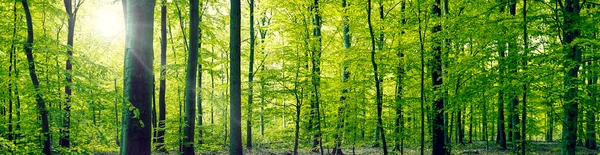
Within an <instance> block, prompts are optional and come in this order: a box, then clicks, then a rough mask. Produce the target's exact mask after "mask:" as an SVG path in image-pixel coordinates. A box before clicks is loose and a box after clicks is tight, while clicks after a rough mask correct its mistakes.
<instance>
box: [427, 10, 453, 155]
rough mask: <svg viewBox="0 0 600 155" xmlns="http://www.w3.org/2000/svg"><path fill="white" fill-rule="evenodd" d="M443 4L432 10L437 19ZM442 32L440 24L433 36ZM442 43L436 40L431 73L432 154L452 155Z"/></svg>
mask: <svg viewBox="0 0 600 155" xmlns="http://www.w3.org/2000/svg"><path fill="white" fill-rule="evenodd" d="M440 6H441V2H440V0H436V1H435V3H434V4H433V6H432V8H431V13H432V14H434V15H435V16H436V17H437V19H439V18H440V17H441V16H442V10H441V9H440ZM441 30H442V26H441V25H440V24H436V25H435V26H434V27H433V28H432V29H431V33H432V34H433V35H435V34H438V33H439V32H440V31H441ZM441 44H442V41H441V39H439V37H438V38H435V39H434V45H433V59H432V62H431V64H432V67H433V71H432V73H431V82H432V84H433V90H434V94H436V95H434V98H433V105H432V108H433V116H432V117H433V118H432V121H433V125H432V133H433V135H432V136H433V149H432V154H450V152H448V149H447V147H446V142H445V140H444V137H445V133H444V119H443V115H444V98H443V97H442V96H441V92H440V91H441V90H440V88H441V87H442V85H443V83H444V82H443V79H442V76H441V75H442V58H441V55H442V48H441Z"/></svg>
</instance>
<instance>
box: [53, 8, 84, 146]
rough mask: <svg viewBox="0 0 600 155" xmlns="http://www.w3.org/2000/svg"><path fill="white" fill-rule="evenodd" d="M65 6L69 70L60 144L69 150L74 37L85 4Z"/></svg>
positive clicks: (67, 64) (67, 63)
mask: <svg viewBox="0 0 600 155" xmlns="http://www.w3.org/2000/svg"><path fill="white" fill-rule="evenodd" d="M64 4H65V10H66V11H67V15H68V16H69V19H68V24H67V25H68V28H67V30H68V33H67V45H68V47H67V55H68V57H67V62H66V65H65V66H66V67H65V69H66V70H67V72H66V73H67V76H65V77H66V80H67V84H66V86H65V94H67V98H66V101H65V107H64V116H63V117H64V118H63V119H62V120H63V123H62V125H63V126H62V128H61V130H60V134H61V136H60V141H59V142H58V143H59V144H60V146H62V147H66V148H69V147H71V142H70V139H69V130H70V124H71V105H70V104H71V85H72V84H73V79H72V75H69V74H70V73H71V70H72V69H73V67H72V64H71V57H73V37H74V35H75V20H76V19H77V10H79V6H81V4H83V1H77V0H76V1H75V4H73V2H72V0H65V1H64Z"/></svg>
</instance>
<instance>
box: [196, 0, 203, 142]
mask: <svg viewBox="0 0 600 155" xmlns="http://www.w3.org/2000/svg"><path fill="white" fill-rule="evenodd" d="M199 9H200V10H199V15H198V16H199V17H198V22H199V23H198V24H200V23H201V22H202V16H203V15H204V11H205V8H204V2H203V1H200V7H199ZM197 45H198V49H199V50H198V58H199V59H198V70H197V72H198V76H197V79H198V82H197V83H196V84H197V86H198V88H196V89H197V95H196V109H197V111H198V121H197V123H198V144H200V145H201V144H204V138H203V135H204V134H203V131H204V130H203V120H202V118H203V114H204V112H203V111H202V62H203V59H202V28H201V26H200V25H198V43H197Z"/></svg>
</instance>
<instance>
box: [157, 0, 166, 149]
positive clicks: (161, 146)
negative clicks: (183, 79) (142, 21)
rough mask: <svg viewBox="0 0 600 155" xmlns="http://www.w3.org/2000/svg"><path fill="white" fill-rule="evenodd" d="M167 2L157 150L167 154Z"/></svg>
mask: <svg viewBox="0 0 600 155" xmlns="http://www.w3.org/2000/svg"><path fill="white" fill-rule="evenodd" d="M166 3H167V1H166V0H161V6H160V84H159V90H158V111H159V114H158V129H156V130H158V133H157V135H156V137H157V140H156V142H157V144H156V148H157V150H158V151H159V152H166V151H167V149H166V148H165V145H164V142H165V123H166V116H167V114H166V112H167V109H166V106H167V105H166V103H165V93H166V90H167V85H166V78H167V77H166V76H167V4H166Z"/></svg>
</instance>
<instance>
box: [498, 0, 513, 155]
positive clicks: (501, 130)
mask: <svg viewBox="0 0 600 155" xmlns="http://www.w3.org/2000/svg"><path fill="white" fill-rule="evenodd" d="M500 3H504V2H503V0H501V2H500ZM502 13H504V6H503V5H502V4H501V7H500V14H502ZM505 46H506V45H505V42H504V41H503V40H498V55H499V56H500V58H499V59H498V66H499V67H498V85H499V86H500V90H498V107H497V108H498V121H497V123H498V125H497V128H498V129H497V130H496V131H497V137H496V142H497V143H499V144H500V148H502V149H506V132H505V127H504V122H505V121H504V91H503V89H504V76H505V73H506V71H505V68H506V67H505V66H506V64H505V62H504V59H505V58H504V57H505V50H506V47H505ZM509 137H510V136H509Z"/></svg>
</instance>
